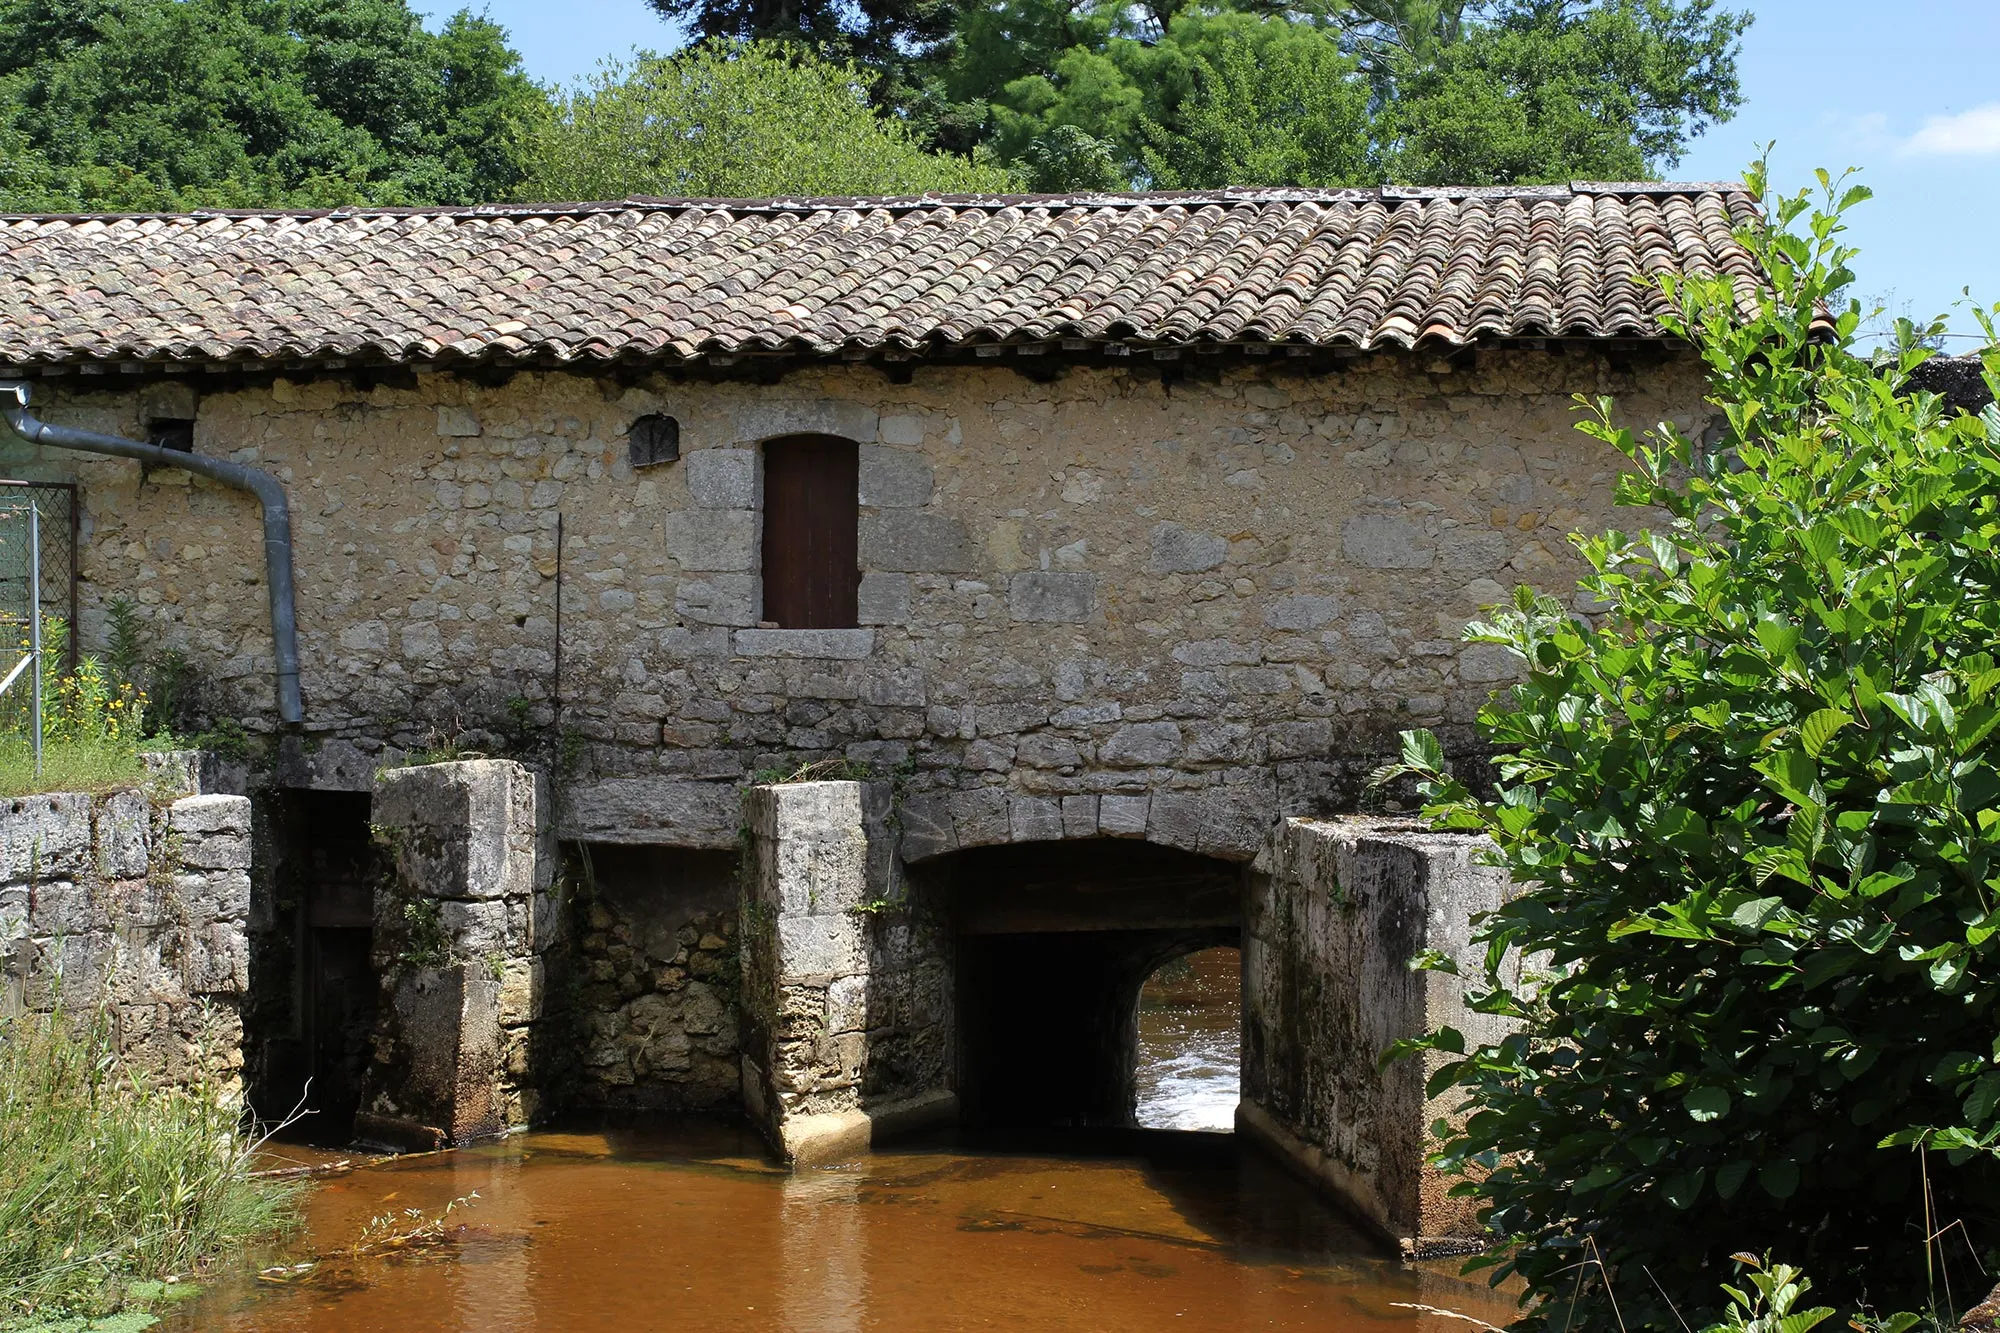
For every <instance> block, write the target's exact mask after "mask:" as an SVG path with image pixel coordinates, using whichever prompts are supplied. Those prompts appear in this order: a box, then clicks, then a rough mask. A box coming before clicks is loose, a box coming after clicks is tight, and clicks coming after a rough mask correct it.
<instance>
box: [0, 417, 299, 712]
mask: <svg viewBox="0 0 2000 1333" xmlns="http://www.w3.org/2000/svg"><path fill="white" fill-rule="evenodd" d="M28 395H29V385H28V383H27V382H26V381H25V380H0V415H4V416H5V418H6V421H7V424H8V425H9V426H11V427H13V428H14V432H15V433H16V434H18V435H19V436H20V437H21V438H22V439H24V440H26V441H28V443H30V444H36V445H40V446H42V447H43V448H48V449H74V450H76V451H78V452H80V453H86V454H106V455H109V456H111V457H113V458H133V459H137V460H138V461H139V462H141V463H146V464H149V465H151V466H153V467H171V468H179V469H180V470H181V471H183V472H192V473H194V474H195V475H196V476H198V477H207V478H208V479H209V480H210V481H219V482H221V483H222V484H223V485H224V486H233V487H235V488H236V489H237V490H240V491H249V492H250V493H251V494H252V495H255V496H256V497H257V500H258V503H259V504H261V505H262V506H263V507H264V581H265V583H266V584H268V585H269V587H270V591H271V646H272V649H273V656H274V657H275V658H276V660H277V665H278V716H279V717H280V718H282V719H283V720H284V721H286V722H288V723H297V722H301V721H304V719H305V705H304V703H303V702H302V700H301V699H300V696H299V634H298V607H297V599H296V597H295V595H294V591H293V585H292V509H291V504H290V503H289V502H288V501H287V500H286V498H285V488H284V485H283V484H282V483H281V482H280V481H279V480H278V479H277V478H276V477H274V476H272V475H271V474H270V473H268V472H265V471H263V470H262V469H259V468H254V467H247V466H245V465H244V464H242V463H231V462H227V461H225V460H223V459H220V458H204V457H203V456H202V455H200V454H190V453H182V452H181V451H180V450H178V449H166V448H162V447H161V446H159V445H157V444H145V443H142V442H141V441H138V440H128V439H126V438H124V437H123V436H121V435H99V434H98V433H96V432H95V431H88V430H77V429H75V428H73V427H69V426H51V425H50V424H48V423H47V422H46V421H40V420H38V419H36V418H35V417H33V416H31V415H30V414H29V412H28Z"/></svg>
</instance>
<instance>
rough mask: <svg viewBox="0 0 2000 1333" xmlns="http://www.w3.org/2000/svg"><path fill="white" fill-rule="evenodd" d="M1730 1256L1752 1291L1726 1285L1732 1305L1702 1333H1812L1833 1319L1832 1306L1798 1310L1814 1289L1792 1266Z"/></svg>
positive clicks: (1911, 1319)
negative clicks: (1740, 1267)
mask: <svg viewBox="0 0 2000 1333" xmlns="http://www.w3.org/2000/svg"><path fill="white" fill-rule="evenodd" d="M1730 1257H1731V1258H1732V1259H1733V1260H1734V1261H1735V1262H1736V1263H1737V1264H1739V1265H1741V1266H1742V1267H1743V1268H1744V1269H1745V1270H1747V1271H1746V1272H1745V1273H1744V1275H1743V1281H1744V1282H1745V1284H1746V1285H1747V1286H1748V1287H1749V1290H1748V1291H1745V1290H1744V1289H1743V1288H1742V1287H1729V1286H1725V1287H1724V1288H1723V1289H1722V1291H1723V1294H1724V1295H1725V1296H1727V1297H1728V1298H1729V1304H1728V1306H1727V1308H1725V1309H1724V1310H1723V1313H1722V1318H1721V1319H1719V1320H1717V1321H1716V1322H1715V1323H1713V1324H1710V1325H1709V1326H1708V1327H1707V1328H1706V1329H1704V1330H1702V1333H1812V1330H1813V1329H1814V1328H1817V1327H1818V1326H1819V1325H1821V1324H1823V1323H1825V1322H1826V1321H1827V1320H1829V1319H1831V1318H1833V1308H1832V1307H1831V1306H1826V1305H1820V1306H1814V1307H1813V1308H1811V1309H1800V1308H1799V1302H1800V1301H1802V1300H1804V1299H1805V1294H1806V1293H1807V1292H1809V1291H1811V1290H1812V1285H1813V1284H1812V1279H1811V1278H1809V1277H1807V1276H1806V1275H1805V1274H1804V1273H1801V1272H1800V1271H1799V1270H1798V1269H1796V1268H1793V1267H1792V1266H1791V1265H1790V1264H1773V1263H1772V1262H1771V1257H1770V1256H1769V1255H1768V1254H1767V1255H1765V1256H1764V1258H1763V1259H1761V1260H1760V1259H1758V1258H1757V1257H1756V1256H1755V1255H1750V1254H1736V1255H1732V1256H1730ZM1897 1318H1898V1319H1908V1320H1909V1324H1906V1325H1904V1327H1905V1328H1908V1327H1909V1326H1910V1325H1911V1324H1915V1323H1916V1322H1917V1321H1916V1316H1914V1315H1900V1316H1897Z"/></svg>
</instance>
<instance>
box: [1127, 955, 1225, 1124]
mask: <svg viewBox="0 0 2000 1333" xmlns="http://www.w3.org/2000/svg"><path fill="white" fill-rule="evenodd" d="M1138 1029H1139V1031H1138V1049H1137V1051H1136V1053H1135V1057H1134V1063H1133V1084H1134V1090H1135V1094H1136V1118H1137V1120H1138V1122H1139V1126H1140V1128H1142V1129H1179V1130H1207V1131H1216V1130H1222V1131H1230V1130H1234V1129H1235V1127H1236V1103H1237V1101H1238V1099H1239V1097H1240V1095H1241V1090H1242V1064H1243V1060H1242V1056H1243V954H1242V951H1241V950H1239V949H1235V948H1230V947H1227V946H1225V947H1220V948H1214V949H1202V950H1198V951H1197V952H1194V953H1190V954H1184V955H1182V956H1181V957H1179V958H1170V959H1168V960H1167V961H1166V962H1164V963H1162V964H1160V966H1158V967H1157V968H1155V969H1153V974H1152V975H1151V976H1149V977H1147V978H1146V981H1145V984H1144V985H1142V986H1141V987H1140V988H1139V1013H1138Z"/></svg>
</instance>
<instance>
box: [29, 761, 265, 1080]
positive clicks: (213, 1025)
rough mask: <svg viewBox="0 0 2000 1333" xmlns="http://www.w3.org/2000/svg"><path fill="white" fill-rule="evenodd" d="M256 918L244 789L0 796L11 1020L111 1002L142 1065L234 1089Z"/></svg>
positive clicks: (115, 1022) (119, 1036) (154, 1072)
mask: <svg viewBox="0 0 2000 1333" xmlns="http://www.w3.org/2000/svg"><path fill="white" fill-rule="evenodd" d="M183 767H184V768H185V771H188V772H192V771H194V770H193V768H192V767H191V766H183ZM249 915H250V802H249V800H248V799H247V798H245V797H242V796H203V795H192V796H182V797H180V798H178V799H172V798H169V797H166V796H162V795H158V794H149V793H146V792H141V791H136V790H133V791H119V792H113V793H111V794H109V795H102V796H93V795H90V794H87V793H82V792H57V793H52V794H48V795H42V796H26V797H19V798H15V799H13V800H8V801H5V802H0V1016H12V1015H16V1014H20V1013H23V1012H33V1013H48V1012H52V1011H54V1010H57V1009H62V1010H64V1011H67V1012H70V1013H85V1012H89V1011H92V1010H96V1009H102V1010H103V1011H104V1013H105V1015H106V1017H107V1018H108V1020H109V1021H110V1023H111V1025H112V1032H113V1037H114V1040H115V1041H116V1043H117V1047H118V1049H119V1051H120V1053H121V1054H122V1055H124V1057H125V1058H126V1059H127V1060H129V1061H130V1062H131V1064H132V1066H133V1068H134V1069H135V1070H137V1071H139V1072H141V1073H144V1074H145V1075H147V1076H149V1077H152V1078H156V1079H160V1080H163V1081H167V1082H174V1083H192V1082H196V1081H199V1080H200V1079H202V1078H219V1079H220V1080H221V1081H222V1082H223V1083H224V1084H225V1085H226V1086H229V1087H231V1088H232V1089H233V1088H235V1087H236V1086H237V1084H238V1082H239V1078H240V1071H241V1069H242V1065H243V1024H242V1016H241V1011H242V1003H243V999H244V996H245V994H246V993H247V991H248V990H249V984H250V948H249V939H248V921H249Z"/></svg>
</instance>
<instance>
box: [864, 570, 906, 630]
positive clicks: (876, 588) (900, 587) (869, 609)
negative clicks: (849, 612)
mask: <svg viewBox="0 0 2000 1333" xmlns="http://www.w3.org/2000/svg"><path fill="white" fill-rule="evenodd" d="M855 601H856V607H857V614H856V616H855V619H856V620H858V621H859V622H860V623H861V624H863V625H908V624H909V623H910V576H909V575H908V574H883V573H869V574H863V575H862V576H861V590H860V593H859V594H858V595H857V597H856V599H855Z"/></svg>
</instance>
